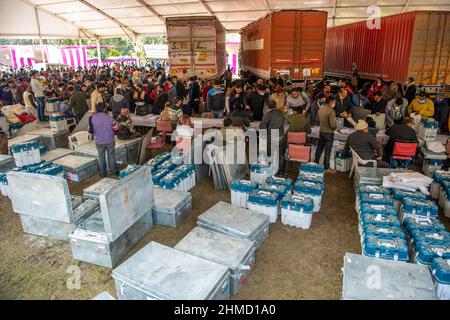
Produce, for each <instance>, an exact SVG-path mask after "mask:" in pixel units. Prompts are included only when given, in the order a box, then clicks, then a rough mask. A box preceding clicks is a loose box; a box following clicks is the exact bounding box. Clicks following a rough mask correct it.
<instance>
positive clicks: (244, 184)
mask: <svg viewBox="0 0 450 320" xmlns="http://www.w3.org/2000/svg"><path fill="white" fill-rule="evenodd" d="M257 188H258V183H256V182H253V181H250V180H234V181H232V182H231V186H230V189H231V190H234V191H238V192H251V191H253V190H256V189H257Z"/></svg>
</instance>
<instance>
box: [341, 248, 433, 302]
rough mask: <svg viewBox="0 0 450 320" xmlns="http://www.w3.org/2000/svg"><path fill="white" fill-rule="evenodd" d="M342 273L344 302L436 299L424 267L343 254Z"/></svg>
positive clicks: (429, 275) (428, 272) (429, 277)
mask: <svg viewBox="0 0 450 320" xmlns="http://www.w3.org/2000/svg"><path fill="white" fill-rule="evenodd" d="M343 273H344V275H343V284H342V298H343V299H344V300H435V299H437V296H436V291H435V288H434V284H433V280H432V279H431V274H430V271H429V270H428V268H427V267H425V266H420V265H417V264H412V263H405V262H400V261H392V260H384V259H376V258H371V257H365V256H362V255H359V254H353V253H346V254H345V256H344V268H343Z"/></svg>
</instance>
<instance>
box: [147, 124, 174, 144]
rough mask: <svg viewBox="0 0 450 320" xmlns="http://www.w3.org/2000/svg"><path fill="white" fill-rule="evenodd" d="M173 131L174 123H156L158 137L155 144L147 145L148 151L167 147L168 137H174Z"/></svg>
mask: <svg viewBox="0 0 450 320" xmlns="http://www.w3.org/2000/svg"><path fill="white" fill-rule="evenodd" d="M172 130H173V128H172V122H170V121H156V131H157V132H158V136H157V137H156V141H155V142H150V143H149V144H148V145H147V149H149V150H155V149H162V148H163V147H164V146H165V145H166V139H167V136H169V137H170V136H171V135H172Z"/></svg>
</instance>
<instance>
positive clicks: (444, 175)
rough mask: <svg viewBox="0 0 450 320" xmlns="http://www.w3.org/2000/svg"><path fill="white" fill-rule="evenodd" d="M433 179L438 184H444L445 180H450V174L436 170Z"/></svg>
mask: <svg viewBox="0 0 450 320" xmlns="http://www.w3.org/2000/svg"><path fill="white" fill-rule="evenodd" d="M433 179H434V181H436V182H442V181H444V180H450V172H449V171H444V170H436V171H434V172H433Z"/></svg>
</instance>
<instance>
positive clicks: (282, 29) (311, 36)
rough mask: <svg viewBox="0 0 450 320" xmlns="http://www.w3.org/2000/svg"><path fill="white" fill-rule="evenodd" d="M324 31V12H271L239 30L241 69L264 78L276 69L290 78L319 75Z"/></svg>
mask: <svg viewBox="0 0 450 320" xmlns="http://www.w3.org/2000/svg"><path fill="white" fill-rule="evenodd" d="M326 32H327V13H326V12H323V11H313V10H308V11H306V10H305V11H302V10H286V11H279V12H272V13H270V14H268V15H267V16H265V17H263V18H261V19H259V20H257V21H255V22H252V23H250V24H249V25H247V26H246V27H244V28H243V29H242V30H241V32H240V33H241V52H240V65H241V70H242V71H246V72H250V73H252V74H254V75H256V76H258V77H261V78H264V79H269V78H271V77H273V76H275V73H276V72H280V73H282V74H289V76H290V78H291V79H292V80H303V79H312V80H318V79H322V78H323V68H324V52H325V37H326Z"/></svg>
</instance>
